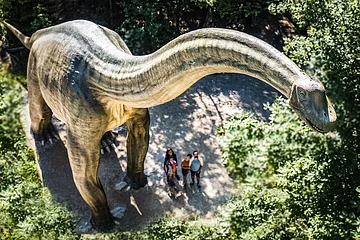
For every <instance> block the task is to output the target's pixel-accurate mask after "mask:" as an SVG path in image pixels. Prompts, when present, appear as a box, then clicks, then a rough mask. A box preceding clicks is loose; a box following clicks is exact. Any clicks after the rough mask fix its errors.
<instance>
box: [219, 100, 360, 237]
mask: <svg viewBox="0 0 360 240" xmlns="http://www.w3.org/2000/svg"><path fill="white" fill-rule="evenodd" d="M267 108H268V109H270V110H271V116H270V122H269V123H264V122H262V121H259V120H256V119H254V118H253V117H252V116H251V115H250V114H248V113H243V114H241V115H240V116H237V117H236V118H234V119H232V120H230V121H228V122H226V124H225V125H224V126H223V129H222V132H223V133H224V135H222V136H220V137H219V138H220V142H221V146H222V151H223V153H224V154H223V157H224V160H225V163H226V166H227V167H228V169H229V170H230V171H231V172H232V173H233V174H234V176H235V177H236V178H238V179H239V180H240V188H241V189H242V190H243V192H244V193H243V194H242V195H241V196H240V197H239V199H237V200H236V201H234V203H233V204H234V206H235V208H234V212H233V214H232V215H231V217H230V222H231V230H232V235H233V236H234V238H244V239H255V238H256V239H291V238H300V239H338V238H346V239H348V238H351V237H357V236H358V233H357V230H358V228H359V220H360V218H359V217H360V211H359V210H360V208H359V204H360V198H359V193H358V186H359V185H358V181H359V177H358V176H359V175H357V176H355V175H353V174H354V173H355V172H356V171H357V169H358V163H357V162H354V161H352V159H350V160H348V159H345V158H344V156H343V142H342V141H341V139H340V138H339V137H338V136H336V135H334V134H329V135H321V134H318V133H316V132H313V131H311V130H309V129H308V128H307V127H305V126H304V124H303V123H302V122H301V121H300V119H299V118H298V117H297V116H296V115H295V114H294V113H293V112H292V111H291V110H290V108H289V107H288V106H287V104H286V103H285V101H283V100H279V101H277V102H276V103H275V104H273V105H271V106H267Z"/></svg>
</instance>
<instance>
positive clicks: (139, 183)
mask: <svg viewBox="0 0 360 240" xmlns="http://www.w3.org/2000/svg"><path fill="white" fill-rule="evenodd" d="M124 181H125V182H126V183H127V184H128V185H129V186H130V187H131V188H132V189H135V190H138V189H140V188H142V187H144V186H145V185H146V184H147V183H148V181H147V177H146V175H145V174H144V173H141V174H138V175H135V176H134V177H132V178H130V177H129V176H128V175H126V176H125V178H124Z"/></svg>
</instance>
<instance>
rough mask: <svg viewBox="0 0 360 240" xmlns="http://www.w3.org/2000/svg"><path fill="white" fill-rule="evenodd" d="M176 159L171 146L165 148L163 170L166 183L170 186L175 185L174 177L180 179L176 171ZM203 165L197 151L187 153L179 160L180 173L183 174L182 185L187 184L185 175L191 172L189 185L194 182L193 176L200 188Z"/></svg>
mask: <svg viewBox="0 0 360 240" xmlns="http://www.w3.org/2000/svg"><path fill="white" fill-rule="evenodd" d="M177 167H178V159H177V157H176V154H175V153H174V151H173V150H172V149H171V148H168V149H167V150H166V154H165V160H164V171H165V174H166V178H167V183H168V185H169V186H170V187H175V179H174V178H176V179H177V180H178V181H180V177H179V175H178V172H177ZM202 167H203V161H202V159H200V158H199V153H198V152H197V151H194V152H193V155H191V153H189V154H187V156H186V158H185V159H183V160H181V173H182V176H183V186H184V188H186V186H187V175H188V174H189V173H190V174H191V183H190V185H191V186H192V185H194V184H195V177H196V182H197V186H198V187H199V188H200V187H201V185H200V173H201V169H202Z"/></svg>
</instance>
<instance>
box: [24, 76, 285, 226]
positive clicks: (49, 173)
mask: <svg viewBox="0 0 360 240" xmlns="http://www.w3.org/2000/svg"><path fill="white" fill-rule="evenodd" d="M276 95H278V93H277V92H276V90H274V89H273V88H271V87H270V86H268V85H266V84H264V83H263V82H261V81H259V80H257V79H254V78H250V77H248V76H245V75H237V74H219V75H214V76H209V77H206V78H204V79H202V80H200V81H199V82H197V83H196V84H195V85H193V86H192V87H191V88H190V89H189V90H187V91H186V92H185V93H184V94H182V95H181V96H180V97H178V98H176V99H174V100H173V101H171V102H169V103H166V104H164V105H161V106H158V107H154V108H151V109H150V115H151V129H150V146H149V151H148V154H147V157H146V162H145V172H146V174H147V175H148V180H149V181H148V182H149V183H148V185H147V186H146V187H144V188H143V189H140V190H137V191H135V190H129V191H126V190H124V189H122V190H120V189H121V188H122V183H123V182H122V179H123V177H124V175H125V170H126V147H125V138H126V129H125V128H120V129H118V130H119V132H118V135H117V141H118V147H117V149H116V150H115V151H112V152H111V153H109V154H105V155H103V156H102V159H101V167H100V178H101V180H102V183H103V186H104V188H105V192H106V194H107V197H108V202H109V205H110V208H111V209H115V210H117V213H116V214H117V215H119V216H121V215H123V216H122V218H121V224H120V225H119V226H118V228H117V230H119V231H123V230H137V229H141V228H143V227H145V226H146V225H147V224H148V223H149V221H151V220H152V219H154V218H155V217H157V216H165V215H168V214H171V215H173V216H175V217H177V218H181V219H187V218H191V217H193V216H200V218H201V219H203V220H205V221H208V222H209V221H210V222H211V220H212V219H214V217H215V216H216V214H217V207H218V206H219V205H220V204H222V203H224V202H225V201H226V199H227V198H228V197H229V196H230V195H231V194H232V193H234V189H235V188H234V186H233V181H232V180H231V178H229V176H228V174H227V172H226V170H225V168H224V167H223V166H222V164H221V152H220V148H219V145H218V143H217V140H216V135H215V131H216V126H217V125H219V124H221V123H222V122H223V121H224V120H226V119H228V118H229V117H231V116H232V115H234V114H236V113H238V112H239V111H241V109H245V110H247V111H251V112H253V113H255V114H256V115H258V116H259V117H262V118H264V119H266V118H267V117H268V113H267V112H266V111H264V110H263V104H264V103H266V102H272V101H273V100H274V98H275V96H276ZM25 109H26V108H25ZM24 113H25V120H24V121H25V122H26V123H27V124H25V125H26V126H27V127H26V128H27V129H28V126H29V125H28V122H29V119H28V115H27V114H28V113H27V112H26V111H24ZM55 123H56V126H57V128H58V129H59V132H60V136H61V139H62V140H63V141H64V142H66V132H65V131H64V129H65V126H64V125H63V124H61V123H60V122H58V121H55ZM27 133H28V134H29V131H27ZM28 139H29V141H30V145H31V144H32V145H34V143H33V140H32V138H31V137H30V136H29V135H28ZM167 147H172V148H173V149H174V151H175V153H176V154H177V156H178V158H180V159H182V158H184V157H185V156H186V154H187V153H188V152H192V151H193V150H198V151H199V154H200V157H202V158H203V159H204V163H205V166H204V169H203V171H202V174H201V177H202V186H203V187H202V188H201V189H198V188H197V187H196V186H194V187H189V188H187V190H186V191H185V194H184V196H183V197H180V198H179V199H177V200H175V199H173V198H171V197H169V196H168V192H167V189H166V184H165V174H164V172H163V170H162V164H163V159H164V154H165V150H166V148H167ZM37 152H38V156H39V166H40V169H41V173H42V178H43V181H44V184H45V186H46V187H48V188H49V190H50V192H51V194H52V195H53V196H54V198H55V199H56V200H57V201H59V202H61V203H62V204H65V205H66V206H67V207H68V209H69V210H70V211H71V212H72V213H74V215H75V217H76V219H78V226H79V228H80V229H82V230H83V231H86V230H87V226H86V221H87V220H88V219H89V217H90V209H89V208H88V206H87V205H86V204H85V202H84V201H83V200H82V198H81V196H80V194H79V193H78V191H77V189H76V187H75V184H74V182H73V180H72V174H71V170H70V165H69V162H68V157H67V152H66V148H65V146H64V144H63V142H62V141H57V142H56V143H55V144H53V145H46V146H37ZM178 171H179V175H180V176H181V169H178ZM178 187H179V188H180V189H182V186H181V185H178Z"/></svg>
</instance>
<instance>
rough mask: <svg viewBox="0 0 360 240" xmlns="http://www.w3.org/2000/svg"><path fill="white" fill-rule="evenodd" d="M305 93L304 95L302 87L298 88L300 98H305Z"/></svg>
mask: <svg viewBox="0 0 360 240" xmlns="http://www.w3.org/2000/svg"><path fill="white" fill-rule="evenodd" d="M305 95H306V93H305V91H304V90H303V89H300V90H299V97H300V98H305Z"/></svg>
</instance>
